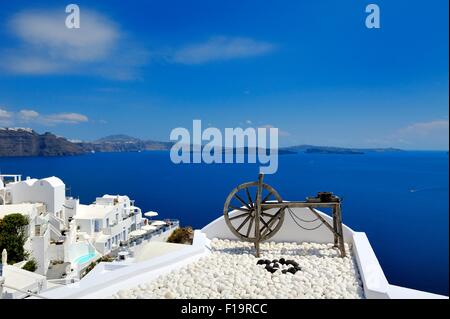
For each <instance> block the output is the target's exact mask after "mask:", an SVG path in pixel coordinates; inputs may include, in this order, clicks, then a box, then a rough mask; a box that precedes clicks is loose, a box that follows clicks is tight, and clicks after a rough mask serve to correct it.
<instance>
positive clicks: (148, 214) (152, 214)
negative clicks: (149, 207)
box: [144, 211, 158, 217]
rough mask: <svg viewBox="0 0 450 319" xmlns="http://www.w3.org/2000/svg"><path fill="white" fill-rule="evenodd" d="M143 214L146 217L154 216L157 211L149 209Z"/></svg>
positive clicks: (156, 214)
mask: <svg viewBox="0 0 450 319" xmlns="http://www.w3.org/2000/svg"><path fill="white" fill-rule="evenodd" d="M144 216H146V217H155V216H158V213H157V212H152V211H149V212H146V213H145V214H144Z"/></svg>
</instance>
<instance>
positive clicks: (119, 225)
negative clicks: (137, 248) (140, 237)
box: [74, 195, 143, 255]
mask: <svg viewBox="0 0 450 319" xmlns="http://www.w3.org/2000/svg"><path fill="white" fill-rule="evenodd" d="M74 220H75V224H76V226H77V233H78V236H79V237H81V236H83V237H84V238H86V239H88V240H90V241H91V243H92V244H93V245H94V247H95V249H96V250H97V251H98V252H100V253H101V254H102V255H107V254H108V253H110V252H111V250H112V249H115V248H117V247H119V244H120V242H124V241H127V240H128V239H129V233H130V232H132V231H133V230H136V229H139V228H140V227H141V226H142V225H143V219H142V213H141V209H140V208H139V207H136V206H134V205H133V203H132V201H131V200H130V199H129V198H128V196H119V195H117V196H112V195H104V196H103V197H98V198H97V199H96V201H95V202H94V203H93V204H91V205H82V204H79V205H77V207H76V211H75V214H74Z"/></svg>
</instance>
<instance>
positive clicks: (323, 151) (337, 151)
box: [283, 144, 404, 155]
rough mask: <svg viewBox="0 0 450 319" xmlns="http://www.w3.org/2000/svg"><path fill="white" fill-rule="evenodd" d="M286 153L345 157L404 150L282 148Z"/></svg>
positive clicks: (302, 146) (306, 146) (305, 145)
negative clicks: (345, 155) (342, 155)
mask: <svg viewBox="0 0 450 319" xmlns="http://www.w3.org/2000/svg"><path fill="white" fill-rule="evenodd" d="M283 149H284V150H287V151H292V152H298V153H307V154H347V155H362V154H366V153H387V152H390V153H393V152H404V150H401V149H398V148H392V147H388V148H347V147H336V146H316V145H308V144H302V145H296V146H289V147H285V148H283Z"/></svg>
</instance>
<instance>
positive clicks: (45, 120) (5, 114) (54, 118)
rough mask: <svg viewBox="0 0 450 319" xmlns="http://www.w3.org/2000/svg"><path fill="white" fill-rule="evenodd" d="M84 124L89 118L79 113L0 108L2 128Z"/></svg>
mask: <svg viewBox="0 0 450 319" xmlns="http://www.w3.org/2000/svg"><path fill="white" fill-rule="evenodd" d="M86 122H89V118H88V117H87V116H86V115H83V114H80V113H55V114H40V113H39V112H37V111H35V110H27V109H24V110H20V111H19V112H9V111H6V110H4V109H2V108H0V124H1V125H3V126H10V125H14V124H18V123H20V124H39V125H44V126H53V125H57V124H80V123H86Z"/></svg>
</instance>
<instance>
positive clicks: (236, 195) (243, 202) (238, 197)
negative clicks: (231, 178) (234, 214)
mask: <svg viewBox="0 0 450 319" xmlns="http://www.w3.org/2000/svg"><path fill="white" fill-rule="evenodd" d="M234 197H236V198H237V199H238V200H239V201H240V202H241V203H242V204H244V205H245V206H247V208H248V209H250V210H251V209H252V208H251V207H250V206H249V205H248V204H247V203H246V202H245V201H244V200H243V199H242V198H241V197H240V196H239V195H238V194H234Z"/></svg>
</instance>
